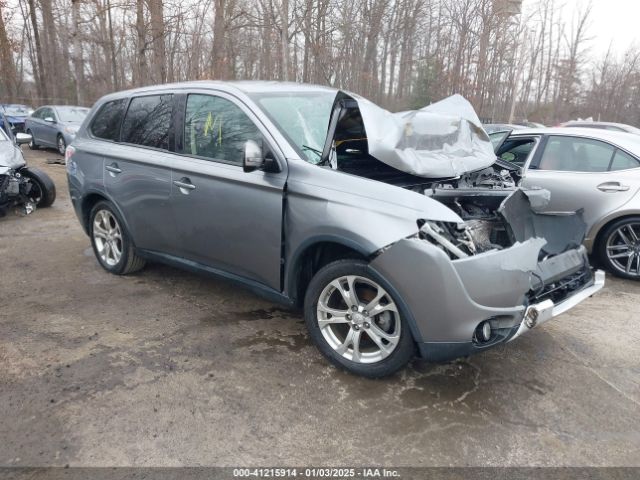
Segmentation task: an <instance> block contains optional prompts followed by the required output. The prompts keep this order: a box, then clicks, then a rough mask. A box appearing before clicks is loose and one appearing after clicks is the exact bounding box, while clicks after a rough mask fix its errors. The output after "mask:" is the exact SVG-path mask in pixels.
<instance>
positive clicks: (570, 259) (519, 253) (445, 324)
mask: <svg viewBox="0 0 640 480" xmlns="http://www.w3.org/2000/svg"><path fill="white" fill-rule="evenodd" d="M544 243H545V242H544V240H542V241H541V240H540V239H537V238H532V239H531V240H528V241H526V242H522V243H518V244H516V245H514V246H513V247H511V248H508V249H504V250H497V251H491V252H486V253H483V254H478V255H475V256H471V257H468V258H465V259H461V260H454V261H452V260H450V259H449V257H448V256H447V255H446V254H445V253H444V252H443V251H442V250H440V249H438V248H436V247H434V246H433V245H432V244H430V243H429V242H427V241H424V240H420V239H418V238H407V239H403V240H401V241H399V242H397V243H395V244H393V245H391V246H390V247H389V248H387V249H386V250H384V251H383V252H382V253H380V255H378V257H376V258H375V259H374V260H373V261H372V262H371V263H370V265H371V267H372V268H374V269H375V270H376V272H378V273H379V274H380V275H381V276H382V277H384V278H385V279H386V280H388V281H389V283H390V284H391V285H393V286H394V289H395V292H394V293H396V295H397V297H398V298H399V299H400V303H401V304H403V307H404V309H403V310H404V313H405V317H406V318H407V319H408V322H409V326H410V327H411V330H412V333H413V336H414V339H415V340H416V342H417V343H418V346H419V349H420V353H421V355H422V356H423V357H424V358H426V359H428V360H431V361H446V360H451V359H453V358H456V357H461V356H466V355H469V354H472V353H476V352H480V351H482V350H486V349H488V348H491V347H494V346H496V345H499V344H503V343H506V342H507V341H510V340H512V339H513V338H515V337H516V336H519V335H521V334H522V333H524V332H526V331H528V330H529V329H531V328H533V327H535V325H536V324H540V323H543V322H544V321H546V320H548V319H549V318H552V317H553V316H556V315H560V314H561V313H563V312H565V311H567V310H568V309H569V308H571V307H573V306H575V305H577V304H578V303H580V302H581V301H583V300H584V299H585V298H587V297H589V296H590V295H593V294H594V293H595V292H597V291H598V290H600V289H601V288H602V286H603V285H604V274H603V273H602V272H596V273H595V276H594V275H593V274H592V271H591V269H590V267H589V262H588V259H587V255H586V250H585V249H584V247H580V248H577V249H572V250H569V251H567V252H564V253H562V254H559V255H556V256H553V257H551V258H549V259H546V260H543V261H538V257H539V254H540V249H541V247H542V246H543V245H544ZM394 289H392V290H394ZM534 308H536V309H537V310H534ZM534 311H537V312H538V317H537V319H536V321H535V322H533V323H531V321H530V323H531V327H530V326H528V325H527V324H526V323H525V318H526V315H527V314H528V313H529V314H531V315H533V313H532V312H534ZM485 321H489V322H490V325H491V327H492V335H491V338H490V339H489V340H488V341H484V342H480V341H478V340H477V338H476V329H477V328H478V327H479V326H480V324H481V323H483V322H485ZM523 324H524V327H523Z"/></svg>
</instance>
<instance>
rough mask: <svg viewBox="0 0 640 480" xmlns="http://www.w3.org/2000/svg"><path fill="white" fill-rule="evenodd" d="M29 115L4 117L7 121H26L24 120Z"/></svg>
mask: <svg viewBox="0 0 640 480" xmlns="http://www.w3.org/2000/svg"><path fill="white" fill-rule="evenodd" d="M27 117H28V115H25V116H21V115H20V116H17V115H5V116H4V118H6V119H7V121H8V122H9V123H24V120H25V119H26V118H27Z"/></svg>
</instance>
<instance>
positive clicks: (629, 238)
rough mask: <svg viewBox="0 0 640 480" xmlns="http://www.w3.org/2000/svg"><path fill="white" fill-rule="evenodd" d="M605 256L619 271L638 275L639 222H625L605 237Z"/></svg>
mask: <svg viewBox="0 0 640 480" xmlns="http://www.w3.org/2000/svg"><path fill="white" fill-rule="evenodd" d="M606 248H607V258H608V259H609V261H610V262H611V264H612V265H613V266H614V267H615V268H616V269H617V270H619V271H621V272H624V273H626V274H627V275H633V276H637V277H640V223H626V224H624V225H622V226H620V227H619V228H617V229H616V230H615V231H614V232H613V233H612V234H611V235H609V238H608V239H607V244H606Z"/></svg>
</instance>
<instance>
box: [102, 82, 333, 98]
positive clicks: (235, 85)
mask: <svg viewBox="0 0 640 480" xmlns="http://www.w3.org/2000/svg"><path fill="white" fill-rule="evenodd" d="M207 88H211V89H213V90H219V91H220V90H221V91H225V92H228V93H244V94H246V95H250V94H255V93H302V92H308V93H321V92H327V93H337V92H338V90H337V89H335V88H331V87H325V86H322V85H312V84H307V83H296V82H277V81H257V80H236V81H228V82H223V81H218V80H199V81H191V82H180V83H168V84H162V85H152V86H146V87H140V88H134V89H131V90H124V91H121V92H116V93H113V94H110V95H107V96H105V97H103V100H107V99H109V100H110V99H116V98H122V97H128V96H131V95H136V94H139V93H153V92H156V91H164V92H166V91H167V90H188V89H207Z"/></svg>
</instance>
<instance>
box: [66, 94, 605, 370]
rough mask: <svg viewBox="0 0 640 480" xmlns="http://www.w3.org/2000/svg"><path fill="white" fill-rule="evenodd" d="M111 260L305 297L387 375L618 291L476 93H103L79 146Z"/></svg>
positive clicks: (349, 346) (96, 245) (97, 226)
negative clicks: (507, 148) (422, 99)
mask: <svg viewBox="0 0 640 480" xmlns="http://www.w3.org/2000/svg"><path fill="white" fill-rule="evenodd" d="M66 156H67V172H68V179H69V190H70V193H71V199H72V201H73V205H74V207H75V210H76V213H77V215H78V218H79V219H80V222H81V223H82V226H83V227H84V229H85V231H86V232H87V234H88V235H89V237H90V238H91V241H92V244H93V249H94V251H95V254H96V257H97V259H98V262H99V263H100V265H101V266H102V267H103V268H105V269H106V270H108V271H109V272H112V273H115V274H128V273H131V272H134V271H136V270H139V269H140V268H142V267H143V266H144V263H145V261H147V260H152V261H160V262H165V263H169V264H172V265H176V266H179V267H184V268H189V269H191V270H195V271H198V272H202V273H206V274H213V275H218V276H223V277H225V278H228V279H229V280H232V281H235V282H238V283H240V284H242V285H245V286H247V287H249V288H251V289H253V290H254V291H256V292H258V293H260V294H262V295H265V296H267V297H268V298H271V299H274V300H277V301H279V302H282V303H285V304H287V305H289V306H291V307H296V306H298V307H302V308H303V309H304V317H305V321H306V324H307V327H308V329H309V333H310V336H311V338H312V340H313V341H314V343H315V344H316V345H317V347H318V348H319V349H320V351H321V352H322V353H323V354H324V355H325V356H326V357H327V358H328V359H329V360H330V361H331V362H333V363H334V364H335V365H337V366H339V367H342V368H345V369H347V370H349V371H351V372H354V373H357V374H361V375H365V376H368V377H380V376H384V375H389V374H391V373H393V372H395V371H397V370H398V369H400V368H402V367H403V366H404V365H406V364H407V362H408V361H409V360H410V359H411V358H412V357H413V356H414V355H415V354H416V352H418V353H419V355H420V356H422V357H424V358H427V359H429V360H432V361H443V360H448V359H452V358H455V357H459V356H464V355H468V354H471V353H474V352H479V351H482V350H486V349H488V348H490V347H493V346H496V345H498V344H501V343H504V342H507V341H510V340H512V339H514V338H516V337H517V336H519V335H521V334H522V333H524V332H526V331H528V330H529V329H531V328H533V327H534V326H536V325H538V324H541V323H543V322H544V321H546V320H548V319H550V318H552V317H554V316H556V315H559V314H561V313H562V312H564V311H566V310H567V309H569V308H571V307H572V306H574V305H576V304H577V303H579V302H580V301H582V300H583V299H585V298H587V297H588V296H590V295H592V294H593V293H595V292H596V291H597V290H599V289H600V288H602V285H603V283H604V275H603V274H602V273H601V272H595V273H594V272H593V271H592V270H591V268H590V266H589V263H588V260H587V255H586V251H585V249H584V247H582V246H581V243H582V240H583V238H584V222H583V221H582V219H581V218H580V215H579V214H575V213H566V212H565V213H556V214H542V213H539V212H538V210H539V207H541V206H542V205H544V204H545V203H546V202H548V200H549V195H548V192H546V191H544V190H532V191H526V190H522V189H519V188H518V187H517V182H518V178H517V170H516V169H515V168H514V167H512V166H511V165H510V164H508V163H506V162H500V161H499V160H498V163H496V158H495V154H494V153H493V149H492V146H491V142H490V141H489V138H488V136H487V135H486V133H485V132H484V131H483V130H482V125H481V124H480V121H479V120H478V118H477V116H476V115H475V113H474V112H473V110H472V109H470V108H469V105H468V104H466V103H465V101H464V99H462V98H461V97H452V98H451V99H448V100H445V101H443V102H440V103H438V104H434V105H432V106H430V107H427V108H425V109H422V110H419V111H416V112H404V113H401V114H391V113H389V112H387V111H385V110H382V109H381V108H379V107H377V106H376V105H374V104H373V103H371V102H368V101H367V100H365V99H363V98H360V97H358V96H356V95H352V94H347V93H345V92H342V91H337V90H334V89H331V88H325V87H318V86H310V85H299V84H286V83H273V82H239V83H216V82H196V83H184V84H176V85H163V86H157V87H148V88H142V89H138V90H132V91H127V92H121V93H116V94H113V95H109V96H106V97H104V98H102V99H101V100H99V101H98V102H97V103H96V104H95V105H94V107H93V109H92V110H91V112H90V113H89V115H88V117H87V119H86V120H85V122H84V124H83V125H82V127H81V128H80V130H79V131H78V133H77V136H76V138H75V140H74V142H73V144H72V146H70V147H69V148H68V149H67V155H66Z"/></svg>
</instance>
